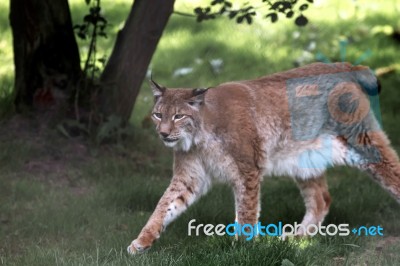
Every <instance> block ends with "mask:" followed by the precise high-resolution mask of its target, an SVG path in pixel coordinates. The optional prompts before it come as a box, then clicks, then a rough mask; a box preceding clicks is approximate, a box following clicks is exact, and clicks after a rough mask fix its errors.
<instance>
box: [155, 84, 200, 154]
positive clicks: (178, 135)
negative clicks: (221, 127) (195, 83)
mask: <svg viewBox="0 0 400 266" xmlns="http://www.w3.org/2000/svg"><path fill="white" fill-rule="evenodd" d="M150 85H151V88H152V90H153V95H154V108H153V112H152V119H153V121H154V123H155V124H156V129H157V132H158V134H159V136H160V138H161V140H162V141H163V142H164V144H165V145H166V146H167V147H174V148H175V149H181V150H183V151H188V150H189V149H190V148H191V147H192V144H193V141H194V137H195V135H196V133H197V131H198V130H199V127H200V119H201V116H200V111H201V109H202V107H203V104H204V98H205V94H206V92H207V89H167V88H165V87H163V86H160V85H159V84H157V83H156V82H154V81H153V80H150Z"/></svg>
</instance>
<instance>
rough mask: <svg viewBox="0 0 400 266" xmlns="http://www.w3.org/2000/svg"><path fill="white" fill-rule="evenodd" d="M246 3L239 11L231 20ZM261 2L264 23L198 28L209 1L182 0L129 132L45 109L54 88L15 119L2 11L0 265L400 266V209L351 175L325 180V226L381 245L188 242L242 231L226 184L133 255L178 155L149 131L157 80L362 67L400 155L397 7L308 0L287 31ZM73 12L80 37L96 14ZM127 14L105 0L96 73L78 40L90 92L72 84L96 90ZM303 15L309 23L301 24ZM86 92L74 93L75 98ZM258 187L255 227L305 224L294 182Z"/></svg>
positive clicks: (114, 122) (126, 126)
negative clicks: (367, 228)
mask: <svg viewBox="0 0 400 266" xmlns="http://www.w3.org/2000/svg"><path fill="white" fill-rule="evenodd" d="M11 2H13V0H11ZM15 2H18V1H15ZM89 2H90V1H89ZM246 2H249V1H232V3H233V8H235V7H236V6H237V8H240V7H242V6H243V5H245V4H246ZM265 2H268V1H259V2H256V1H250V2H249V4H250V5H252V6H254V7H255V8H254V11H255V12H256V15H254V16H252V17H251V18H252V19H251V24H249V23H247V21H246V19H244V21H243V22H242V23H237V22H236V18H237V17H236V18H233V19H229V18H227V17H224V16H222V17H221V16H217V18H215V19H209V20H204V21H202V22H196V16H195V15H194V14H195V13H193V10H194V9H195V8H197V7H199V6H200V7H207V6H209V5H210V1H206V0H201V1H183V0H182V1H180V0H177V1H176V2H175V4H174V12H173V13H172V15H171V17H170V18H169V20H168V23H167V25H166V27H165V29H164V30H163V33H162V36H161V38H160V41H159V43H158V45H157V46H156V49H155V52H154V55H153V56H152V58H151V61H150V64H149V67H148V69H147V71H145V72H146V73H145V81H144V82H143V83H140V84H141V85H140V86H139V87H140V91H139V94H138V96H137V98H136V101H135V105H134V109H133V112H132V113H131V115H129V116H128V120H127V122H128V123H125V121H123V119H122V120H121V118H119V117H118V116H115V115H114V116H109V117H107V118H104V119H103V120H101V122H102V123H98V124H97V127H96V128H95V129H94V127H91V126H90V125H91V123H92V122H93V121H95V122H97V120H96V119H95V118H93V116H91V115H92V111H93V110H92V109H90V110H84V108H82V107H81V105H80V103H78V104H77V103H76V102H77V100H76V97H73V98H72V100H71V101H72V106H73V107H71V110H72V111H71V110H67V111H65V112H66V113H67V114H69V116H68V115H66V116H63V117H60V116H59V114H56V115H54V114H49V112H48V110H42V109H43V108H42V105H41V104H43V99H45V100H46V99H47V98H44V97H45V96H44V95H47V94H46V93H47V90H43V91H40V90H39V89H37V90H36V91H35V92H34V93H33V94H32V98H33V102H34V104H35V101H36V100H37V99H39V100H40V105H36V106H34V107H35V108H36V107H38V106H39V108H36V109H38V110H36V111H35V112H34V113H32V112H31V111H29V112H26V111H25V109H24V110H23V111H22V112H16V111H20V110H17V109H18V108H16V107H15V105H14V103H15V99H16V98H18V97H19V96H18V95H19V94H18V93H17V92H16V89H15V83H14V78H15V65H14V61H13V58H14V57H13V42H12V30H11V26H10V20H9V15H10V3H9V2H8V1H2V2H0V114H1V116H0V118H1V121H2V122H1V124H0V238H1V239H2V241H1V242H0V265H99V264H100V265H122V264H124V265H204V264H206V265H211V264H214V265H247V264H248V265H257V264H259V265H306V264H307V265H311V264H312V265H377V264H381V265H396V264H397V265H398V263H400V256H399V254H400V253H399V251H400V227H399V224H398V221H399V219H400V206H399V205H398V203H396V202H395V200H393V199H392V198H390V197H389V196H388V195H387V194H386V193H385V192H384V191H383V190H382V189H381V188H380V187H378V185H376V184H375V183H374V182H372V181H371V180H370V179H369V178H368V177H367V176H366V174H364V173H360V172H358V171H356V170H353V169H348V168H346V169H345V168H339V169H331V170H329V171H328V183H329V186H330V192H331V195H332V198H333V204H332V207H331V211H330V214H329V215H328V217H327V218H326V223H335V224H339V223H348V224H350V226H360V225H381V226H382V227H383V228H384V233H385V237H377V236H375V237H371V236H369V237H368V236H360V237H358V236H350V237H339V236H337V237H315V238H312V239H308V240H290V241H286V242H283V241H280V240H278V239H275V238H261V239H258V240H257V241H253V242H249V243H241V242H234V243H232V239H231V238H229V237H220V238H214V237H205V236H200V237H189V236H187V223H188V221H190V220H191V219H196V220H197V223H213V224H218V223H225V224H227V223H230V222H232V221H233V220H234V211H233V210H234V207H233V196H232V193H231V191H230V189H229V188H228V187H226V186H224V185H218V186H216V187H215V188H214V189H213V190H212V191H211V192H210V193H209V195H207V196H205V197H204V198H203V199H201V200H200V201H199V202H198V204H195V205H194V206H193V207H191V208H190V210H189V211H188V212H187V213H185V214H184V215H182V217H180V218H179V219H178V220H177V221H176V222H175V223H174V224H172V225H171V226H170V228H168V230H167V231H166V233H165V234H164V235H163V236H162V237H161V239H160V241H159V242H157V243H156V245H155V246H154V247H153V248H152V250H151V251H150V252H149V253H148V254H146V255H143V256H140V257H134V258H132V257H129V256H128V255H127V254H126V252H125V248H126V246H127V245H128V244H129V243H130V241H132V240H133V239H134V238H135V237H136V236H137V234H138V233H139V231H140V229H141V228H142V227H143V225H144V224H145V222H146V221H147V219H148V217H149V216H150V214H151V212H152V211H153V209H154V207H155V205H156V203H157V201H158V199H159V198H160V197H161V195H162V193H163V191H164V190H165V188H166V187H167V185H168V183H169V180H170V177H171V175H172V152H171V151H170V150H168V149H166V148H164V147H163V145H162V144H161V143H160V142H159V140H158V138H157V136H156V134H155V130H154V129H153V125H152V123H151V121H150V120H149V112H150V110H151V107H152V103H153V98H152V94H151V90H150V88H149V85H148V83H147V81H146V80H147V79H148V78H149V77H150V73H152V74H153V78H154V79H155V80H156V81H157V82H158V83H160V84H162V85H165V86H167V87H184V88H191V87H208V86H214V85H217V84H219V83H222V82H226V81H232V80H243V79H253V78H256V77H259V76H263V75H267V74H272V73H275V72H278V71H283V70H287V69H290V68H294V67H298V66H302V65H305V64H308V63H312V62H315V61H322V62H337V61H347V62H350V63H353V64H362V65H367V66H369V67H370V68H371V69H372V70H373V71H375V73H376V74H377V76H378V77H379V80H380V81H381V83H382V92H381V94H380V109H381V112H382V123H383V128H384V130H385V132H387V134H388V136H389V139H390V140H391V142H392V144H393V146H394V148H395V149H396V150H397V151H398V152H399V151H400V126H399V121H400V120H399V112H400V53H399V51H400V19H399V18H400V2H399V1H396V0H386V1H383V0H380V1H379V0H378V1H366V0H365V1H361V0H357V1H356V0H353V1H350V0H337V1H333V0H329V1H328V0H326V1H322V0H320V1H304V3H307V4H308V7H307V8H304V10H302V12H300V13H299V12H298V9H296V10H297V13H296V15H295V16H294V17H293V18H289V19H288V18H285V16H282V14H279V17H278V20H277V21H275V22H274V23H273V22H271V17H268V18H266V17H265V16H266V15H268V14H269V13H270V12H271V11H269V9H268V8H266V9H262V8H258V6H259V5H260V3H261V5H264V4H265ZM272 2H274V1H272ZM68 3H69V7H70V12H71V17H72V25H83V24H84V23H83V21H84V18H85V16H86V14H88V12H89V13H90V10H89V9H90V8H91V7H93V2H92V3H89V5H88V4H87V3H85V1H84V0H69V1H68ZM131 8H132V1H131V0H114V1H111V0H103V1H101V12H99V14H101V16H102V17H104V18H105V19H106V20H107V27H106V28H105V30H104V32H105V34H106V35H107V38H103V37H101V36H99V37H98V38H97V40H96V48H95V50H96V58H95V60H94V61H90V60H93V58H92V59H90V60H89V61H88V58H90V54H89V53H90V51H91V49H93V48H91V45H92V44H91V39H90V37H87V36H86V38H85V39H83V38H80V37H79V36H78V35H79V31H80V30H81V29H82V28H79V27H76V29H75V34H76V41H77V44H78V49H79V55H80V67H81V69H82V70H84V71H86V72H85V74H88V76H90V73H93V74H92V78H91V79H89V81H87V80H85V81H82V80H79V81H78V82H77V83H79V84H82V83H84V84H86V85H84V86H89V87H90V88H97V87H96V86H97V85H98V84H97V82H98V80H99V79H101V78H102V76H101V73H102V71H103V70H104V69H105V63H106V62H107V60H108V59H109V58H110V57H111V56H112V51H113V48H114V45H115V42H116V37H117V34H118V31H119V30H120V29H121V28H123V26H124V23H125V21H126V18H127V17H128V15H129V12H130V10H131ZM296 8H298V7H296ZM251 11H252V10H251ZM299 14H303V15H304V16H305V17H306V19H307V20H308V23H307V24H306V25H304V26H299V25H296V23H295V22H294V20H295V18H296V16H298V15H299ZM149 16H151V14H149ZM86 34H88V35H90V31H89V33H86ZM88 56H89V57H88ZM88 62H89V63H88ZM87 65H89V67H88V68H87ZM90 66H91V68H90ZM129 67H132V72H133V73H134V72H135V69H134V64H132V65H127V66H126V68H128V69H126V68H125V71H126V70H128V71H127V72H129ZM85 69H86V70H85ZM93 69H95V70H93ZM91 71H92V72H91ZM132 75H133V74H132ZM87 84H89V85H87ZM79 86H81V85H79ZM82 88H85V89H86V88H87V87H82ZM82 91H84V89H82V90H81V91H80V90H79V89H76V88H75V89H74V88H73V89H72V93H73V95H75V96H76V95H78V96H79V95H81V93H82ZM95 92H96V91H95ZM53 96H54V95H52V96H51V97H53ZM46 97H48V96H46ZM78 98H79V97H78ZM79 99H84V97H83V96H82V97H80V98H79ZM91 99H92V98H90V99H88V100H87V101H88V102H90V101H91ZM39 100H38V101H39ZM74 101H75V102H74ZM37 113H39V114H40V115H39V116H38V115H36V114H37ZM77 113H79V114H80V118H82V117H85V114H87V117H88V118H87V120H85V119H77ZM98 121H100V120H98ZM95 122H93V123H95ZM88 125H89V126H88ZM262 189H263V191H262V213H261V217H260V221H262V222H263V223H274V222H278V221H282V222H284V223H292V224H293V223H294V222H295V221H297V222H300V220H301V218H302V216H303V214H304V207H303V205H304V204H303V202H302V199H301V196H300V194H299V192H298V189H297V188H296V186H295V184H294V183H293V182H292V181H291V180H290V179H288V178H284V177H283V178H277V177H272V178H268V179H267V178H266V180H265V182H264V184H263V188H262Z"/></svg>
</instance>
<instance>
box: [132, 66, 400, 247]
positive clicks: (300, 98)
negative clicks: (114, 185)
mask: <svg viewBox="0 0 400 266" xmlns="http://www.w3.org/2000/svg"><path fill="white" fill-rule="evenodd" d="M151 85H152V89H153V92H154V97H155V105H154V109H153V116H152V118H153V121H154V122H155V124H156V129H157V131H158V133H159V134H160V138H161V139H162V141H163V142H164V144H165V145H167V146H169V147H172V148H173V149H174V174H173V177H172V180H171V184H170V186H169V187H168V189H167V190H166V192H165V193H164V195H163V196H162V197H161V199H160V201H159V203H158V205H157V207H156V209H155V211H154V213H153V214H152V216H151V217H150V219H149V220H148V222H147V224H146V225H145V226H144V228H143V229H142V231H141V233H140V234H139V236H138V238H137V239H136V240H134V241H133V242H132V244H131V245H130V246H129V247H128V252H130V253H140V252H143V251H144V250H146V249H147V248H149V247H150V246H151V245H152V244H153V242H154V240H156V239H157V238H159V237H160V234H161V232H162V231H163V230H165V228H166V226H167V225H168V224H169V223H170V222H172V221H173V220H174V219H175V218H176V217H178V216H179V215H180V214H181V213H182V212H183V211H184V210H186V209H187V208H188V207H189V206H190V205H191V204H192V203H193V202H195V201H196V199H198V198H199V197H200V196H201V195H204V194H205V193H206V192H207V191H208V189H209V188H210V186H211V184H212V183H213V182H214V181H223V182H227V183H229V184H230V185H231V186H232V188H233V191H234V195H235V210H236V220H237V221H238V222H239V223H240V224H245V223H247V224H256V223H257V221H258V217H259V212H260V183H261V181H262V177H263V176H265V175H287V176H291V177H293V178H294V179H295V181H296V182H297V184H298V186H299V188H300V191H301V194H302V196H303V198H304V202H305V205H306V214H305V216H304V218H303V221H302V225H304V226H307V225H309V224H318V223H319V222H322V221H323V220H324V218H325V216H326V214H327V213H328V211H329V205H330V203H331V198H330V195H329V192H328V187H327V184H326V181H325V179H324V178H323V176H324V175H323V174H324V172H325V170H326V168H328V167H331V166H334V165H349V166H353V167H357V168H359V169H361V170H365V171H367V172H368V173H370V174H371V175H372V177H373V179H374V180H376V181H377V182H378V183H379V184H380V185H381V186H382V187H383V188H384V189H386V190H387V191H388V192H389V193H390V194H391V195H392V196H394V198H395V199H397V200H398V201H400V164H399V160H398V157H397V155H396V153H395V152H394V150H393V149H392V148H391V147H390V144H389V141H388V140H387V138H386V135H385V133H384V132H383V131H382V130H381V129H380V126H379V123H378V122H377V120H376V118H375V116H374V113H373V112H372V110H371V107H370V102H369V94H370V93H371V88H376V87H377V80H376V78H375V76H374V75H373V74H372V72H371V71H369V69H368V68H367V67H363V66H352V65H350V64H347V63H336V64H322V63H316V64H311V65H308V66H304V67H301V68H297V69H293V70H289V71H286V72H281V73H277V74H273V75H270V76H266V77H262V78H259V79H255V80H248V81H239V82H229V83H224V84H222V85H219V86H216V87H214V88H210V89H208V90H202V89H166V88H164V87H162V86H160V85H158V84H156V83H155V82H152V83H151ZM370 95H371V94H370ZM300 233H304V232H300Z"/></svg>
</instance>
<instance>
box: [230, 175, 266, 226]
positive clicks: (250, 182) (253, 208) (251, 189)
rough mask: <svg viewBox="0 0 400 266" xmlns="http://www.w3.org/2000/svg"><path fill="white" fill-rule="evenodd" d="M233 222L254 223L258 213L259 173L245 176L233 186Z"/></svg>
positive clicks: (256, 220)
mask: <svg viewBox="0 0 400 266" xmlns="http://www.w3.org/2000/svg"><path fill="white" fill-rule="evenodd" d="M234 194H235V209H236V217H235V222H237V223H239V224H241V225H244V224H250V225H255V224H257V222H258V217H259V215H260V175H259V174H258V172H255V173H253V174H249V175H246V176H245V179H244V180H241V181H239V182H238V184H236V185H235V186H234Z"/></svg>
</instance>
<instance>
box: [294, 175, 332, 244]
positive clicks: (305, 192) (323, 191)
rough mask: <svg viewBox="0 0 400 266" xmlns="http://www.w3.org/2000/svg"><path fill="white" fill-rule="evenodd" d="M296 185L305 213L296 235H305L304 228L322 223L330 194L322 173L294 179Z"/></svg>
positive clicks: (327, 209)
mask: <svg viewBox="0 0 400 266" xmlns="http://www.w3.org/2000/svg"><path fill="white" fill-rule="evenodd" d="M296 183H297V186H298V187H299V189H300V193H301V195H302V197H303V199H304V203H305V206H306V213H305V215H304V218H303V221H302V222H301V225H302V226H299V228H298V230H297V235H300V236H301V235H307V232H306V229H307V226H309V225H310V224H315V225H317V224H318V223H322V222H323V220H324V218H325V216H326V215H327V214H328V212H329V206H330V204H331V196H330V194H329V192H328V185H327V183H326V180H325V177H324V175H322V176H319V177H316V178H311V179H307V180H302V179H296Z"/></svg>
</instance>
